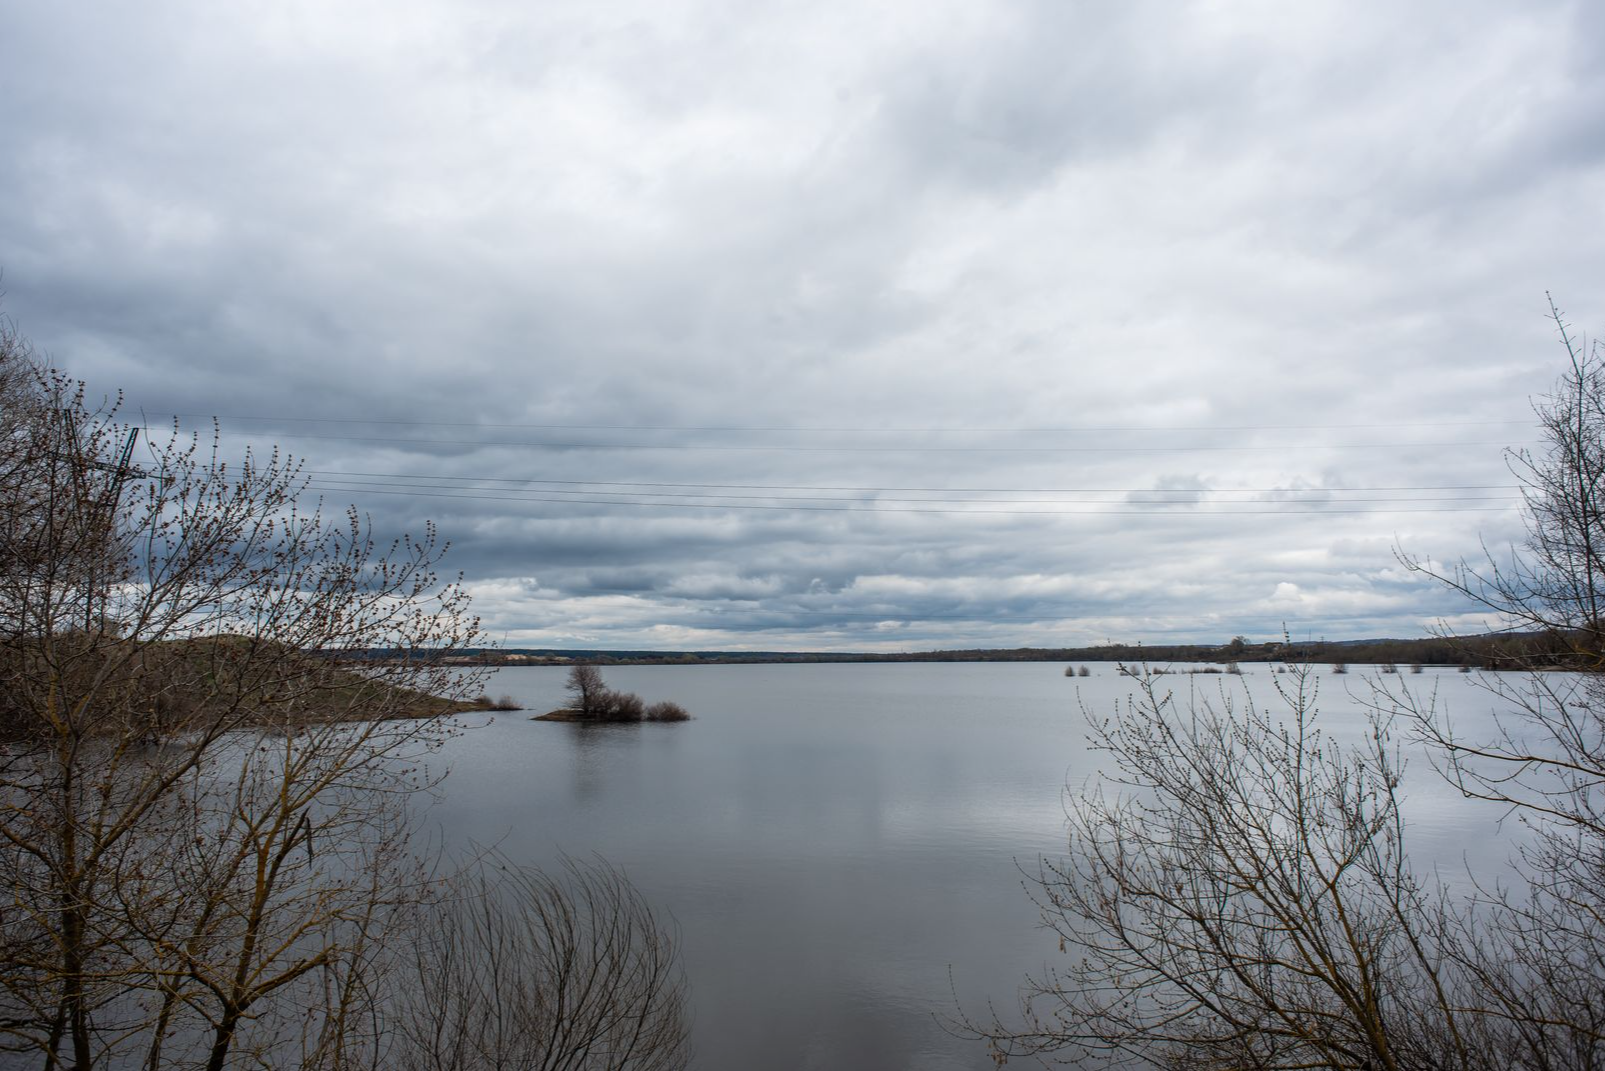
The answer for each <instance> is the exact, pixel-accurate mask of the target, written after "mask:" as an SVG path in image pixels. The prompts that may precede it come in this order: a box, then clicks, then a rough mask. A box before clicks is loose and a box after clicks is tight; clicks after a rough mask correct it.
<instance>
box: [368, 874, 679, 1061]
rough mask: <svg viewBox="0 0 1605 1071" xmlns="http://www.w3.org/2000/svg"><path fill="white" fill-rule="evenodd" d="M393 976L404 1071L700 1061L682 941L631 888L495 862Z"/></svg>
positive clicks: (472, 878)
mask: <svg viewBox="0 0 1605 1071" xmlns="http://www.w3.org/2000/svg"><path fill="white" fill-rule="evenodd" d="M414 947H415V953H414V955H413V957H412V959H411V962H410V963H408V964H406V965H405V966H403V967H402V968H401V969H400V970H398V971H397V972H396V974H395V976H394V977H395V979H396V981H397V982H398V984H399V987H400V989H401V993H400V995H399V996H398V998H397V1000H396V1001H395V1002H394V1006H395V1016H396V1026H397V1032H398V1038H397V1040H396V1041H395V1043H394V1044H393V1045H392V1047H391V1049H390V1052H389V1054H388V1062H389V1066H392V1067H396V1068H400V1069H403V1071H479V1069H487V1071H488V1069H492V1068H529V1069H541V1071H677V1069H682V1068H684V1067H686V1066H687V1065H688V1063H689V1061H690V1049H689V1043H688V1029H689V1022H688V1018H687V1007H686V1002H687V991H686V985H685V980H684V977H683V975H682V973H681V971H680V969H679V965H678V960H677V957H676V953H675V947H674V939H673V936H672V934H671V932H670V931H669V929H668V928H667V927H666V926H665V925H664V924H663V923H661V922H660V921H659V920H658V918H657V917H656V916H655V914H654V913H653V911H652V909H651V907H650V906H649V905H648V904H647V902H646V901H645V900H644V899H643V898H642V896H641V894H640V893H639V892H637V891H636V889H635V888H634V887H633V886H632V885H631V884H630V883H629V881H628V880H627V879H626V878H625V877H624V875H623V874H622V873H621V872H619V871H618V870H615V869H613V868H611V867H608V866H606V865H604V864H600V863H598V864H592V865H584V864H580V863H576V862H574V861H572V860H570V861H567V862H566V863H565V865H564V867H563V871H562V874H561V876H558V877H553V876H549V875H546V874H543V873H541V872H540V871H537V870H533V869H528V868H519V867H515V866H511V865H510V864H508V863H507V862H506V861H505V860H491V861H490V862H488V863H486V864H484V865H482V866H481V867H480V868H479V869H478V870H477V871H475V872H473V873H471V874H470V875H468V876H467V878H466V879H465V880H462V881H460V882H459V883H458V884H457V885H456V887H455V890H454V892H453V894H452V895H450V896H448V897H447V898H446V899H444V900H442V901H441V902H440V903H439V904H437V905H436V906H435V907H434V908H433V909H432V910H429V911H427V912H425V913H424V915H423V916H422V925H421V926H420V928H419V930H418V938H417V942H416V945H415V946H414Z"/></svg>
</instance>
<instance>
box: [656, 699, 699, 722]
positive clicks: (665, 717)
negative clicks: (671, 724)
mask: <svg viewBox="0 0 1605 1071" xmlns="http://www.w3.org/2000/svg"><path fill="white" fill-rule="evenodd" d="M646 720H647V721H690V720H691V714H690V712H689V711H687V710H686V708H685V707H682V706H681V705H680V704H679V703H671V702H669V701H668V700H664V701H662V702H659V703H653V704H652V705H651V706H649V707H647V708H646Z"/></svg>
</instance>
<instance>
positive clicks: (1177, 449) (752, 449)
mask: <svg viewBox="0 0 1605 1071" xmlns="http://www.w3.org/2000/svg"><path fill="white" fill-rule="evenodd" d="M298 438H302V439H318V440H323V441H328V442H349V443H388V444H391V445H404V446H474V447H480V448H491V449H494V448H508V447H514V448H519V449H529V450H574V451H584V450H652V451H663V450H677V451H703V452H711V453H741V454H750V453H814V454H932V453H942V454H949V453H951V454H1122V453H1125V454H1131V453H1141V454H1174V453H1242V452H1253V451H1261V450H1280V451H1287V450H1411V449H1422V448H1424V449H1434V450H1436V449H1441V448H1445V447H1457V448H1458V447H1466V446H1500V447H1508V446H1521V445H1530V444H1531V443H1535V442H1538V441H1539V440H1536V439H1534V440H1523V441H1519V442H1514V443H1512V442H1508V441H1494V440H1486V441H1483V440H1461V441H1454V442H1447V441H1446V442H1414V443H1410V442H1406V443H1273V444H1262V445H1255V446H1201V445H1195V444H1180V445H1175V446H1111V445H1107V444H1106V445H1100V446H712V445H706V444H701V443H581V442H544V441H533V440H522V441H505V442H504V441H489V440H483V439H402V438H389V437H383V436H365V435H300V436H298Z"/></svg>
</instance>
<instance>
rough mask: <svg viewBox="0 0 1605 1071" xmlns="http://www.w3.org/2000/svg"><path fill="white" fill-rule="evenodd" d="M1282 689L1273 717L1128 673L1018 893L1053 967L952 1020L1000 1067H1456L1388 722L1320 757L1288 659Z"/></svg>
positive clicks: (1452, 1026) (1462, 1035) (1449, 997)
mask: <svg viewBox="0 0 1605 1071" xmlns="http://www.w3.org/2000/svg"><path fill="white" fill-rule="evenodd" d="M1284 679H1285V680H1286V681H1287V683H1286V684H1285V685H1284V684H1283V683H1282V682H1281V681H1278V684H1277V690H1278V692H1279V694H1280V696H1281V698H1282V699H1283V701H1284V702H1285V704H1286V707H1287V711H1286V716H1285V719H1278V718H1274V717H1272V716H1271V715H1269V714H1268V713H1266V712H1264V711H1262V710H1260V709H1259V708H1257V707H1256V706H1254V705H1253V703H1252V702H1251V701H1246V702H1244V703H1242V704H1238V703H1236V702H1234V701H1233V700H1232V699H1230V698H1228V697H1227V696H1226V695H1225V693H1224V691H1223V693H1222V698H1221V700H1220V701H1219V702H1218V703H1216V704H1202V705H1200V706H1196V707H1192V708H1188V707H1181V706H1178V704H1177V703H1176V702H1175V700H1174V697H1173V696H1172V695H1171V694H1170V693H1168V692H1164V691H1161V690H1160V687H1159V681H1158V679H1157V678H1155V677H1154V676H1152V675H1143V676H1140V677H1139V678H1138V688H1139V690H1138V693H1137V695H1136V697H1134V698H1133V700H1131V701H1130V703H1129V705H1128V706H1127V707H1126V708H1125V709H1124V710H1122V711H1121V712H1120V714H1119V715H1118V716H1116V717H1113V718H1108V719H1103V720H1094V722H1093V728H1092V731H1091V739H1092V743H1093V746H1094V747H1096V748H1098V749H1100V750H1102V751H1103V752H1105V753H1106V754H1107V755H1108V757H1109V761H1110V764H1111V767H1112V768H1111V770H1110V771H1109V772H1108V774H1107V775H1106V781H1105V787H1104V788H1101V789H1097V790H1094V791H1092V792H1090V793H1088V794H1085V795H1082V796H1080V797H1078V798H1075V799H1073V800H1072V801H1071V803H1070V807H1069V817H1070V842H1069V852H1068V855H1067V856H1066V857H1065V859H1064V860H1063V861H1057V862H1055V861H1046V862H1044V863H1043V865H1042V868H1041V870H1040V872H1039V873H1038V874H1037V875H1036V876H1035V878H1034V880H1032V881H1031V882H1029V883H1028V884H1029V885H1031V886H1032V887H1033V888H1034V891H1035V894H1036V897H1037V903H1038V906H1039V907H1040V908H1041V911H1042V919H1043V923H1044V925H1045V926H1047V927H1048V928H1049V929H1051V930H1052V931H1054V932H1055V933H1056V934H1057V935H1058V938H1059V947H1060V951H1061V953H1062V954H1063V955H1064V957H1065V965H1064V966H1063V967H1060V968H1055V969H1051V970H1050V971H1049V972H1048V973H1047V974H1046V975H1043V976H1039V977H1035V978H1031V979H1028V980H1027V982H1026V984H1025V985H1024V986H1023V987H1022V991H1021V1006H1020V1015H1019V1017H1018V1018H1017V1019H1016V1018H1013V1017H1010V1020H1009V1021H1007V1022H1005V1021H1004V1019H1003V1017H1001V1016H998V1015H996V1014H994V1015H993V1016H992V1017H991V1018H990V1021H976V1020H975V1019H973V1018H971V1019H969V1020H967V1021H966V1022H965V1024H964V1030H965V1031H966V1032H968V1033H970V1034H971V1035H972V1036H977V1037H980V1038H984V1039H985V1040H987V1041H988V1042H989V1043H990V1045H991V1047H992V1051H993V1053H994V1056H995V1057H996V1058H997V1060H998V1062H999V1063H1002V1062H1005V1061H1006V1060H1007V1059H1008V1058H1009V1057H1011V1056H1017V1055H1037V1056H1040V1055H1047V1054H1053V1055H1057V1056H1059V1057H1061V1058H1063V1059H1065V1060H1066V1062H1072V1063H1077V1064H1081V1065H1089V1064H1091V1063H1094V1062H1099V1061H1102V1062H1107V1063H1110V1064H1114V1065H1117V1066H1124V1065H1125V1064H1128V1063H1130V1062H1131V1061H1133V1060H1139V1061H1143V1062H1146V1063H1149V1064H1152V1065H1154V1066H1160V1067H1196V1068H1216V1067H1219V1068H1226V1067H1254V1068H1312V1067H1329V1068H1358V1067H1361V1066H1368V1067H1371V1068H1378V1069H1380V1068H1420V1067H1470V1066H1476V1058H1475V1054H1474V1052H1473V1051H1472V1050H1471V1049H1470V1046H1469V1043H1468V1036H1467V1033H1466V1030H1465V1027H1464V1024H1463V1023H1462V1021H1461V1017H1460V1016H1459V1014H1458V1012H1457V1010H1456V1008H1457V1000H1456V997H1455V994H1454V993H1453V991H1452V990H1453V983H1452V980H1451V979H1450V978H1449V977H1447V976H1446V975H1445V972H1444V970H1443V964H1442V962H1441V957H1440V955H1439V954H1438V952H1437V951H1435V949H1436V948H1437V942H1436V940H1435V936H1434V927H1435V916H1434V913H1433V912H1432V911H1431V910H1430V908H1429V904H1428V899H1427V896H1426V894H1425V893H1424V892H1423V890H1422V888H1421V887H1420V886H1419V885H1418V883H1417V882H1416V880H1415V879H1414V878H1413V877H1412V876H1411V874H1410V872H1409V870H1408V868H1407V866H1406V862H1405V854H1404V843H1403V823H1402V820H1401V818H1400V814H1399V807H1398V800H1397V797H1396V790H1397V786H1398V784H1399V774H1398V769H1399V766H1398V759H1397V756H1396V754H1395V750H1394V747H1393V745H1392V743H1391V740H1390V735H1389V731H1388V728H1387V726H1385V725H1380V724H1379V725H1377V726H1376V727H1375V728H1374V730H1373V732H1372V733H1371V735H1370V737H1369V739H1368V740H1367V742H1366V744H1365V745H1364V746H1363V747H1361V748H1359V749H1355V750H1351V749H1349V748H1345V747H1341V746H1339V745H1337V744H1335V743H1333V742H1331V741H1330V740H1328V739H1326V738H1325V737H1324V736H1323V734H1322V732H1321V730H1320V728H1319V724H1318V719H1317V714H1316V705H1315V700H1316V683H1315V677H1314V676H1313V674H1312V673H1311V671H1310V670H1309V669H1308V667H1306V668H1304V669H1301V670H1298V671H1295V672H1294V673H1292V674H1290V675H1288V676H1287V677H1286V678H1284Z"/></svg>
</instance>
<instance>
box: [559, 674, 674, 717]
mask: <svg viewBox="0 0 1605 1071" xmlns="http://www.w3.org/2000/svg"><path fill="white" fill-rule="evenodd" d="M568 694H569V697H570V700H571V705H570V706H566V707H561V708H559V709H557V710H553V711H549V712H548V713H545V714H537V715H536V716H534V717H533V718H531V719H530V720H531V721H577V722H638V721H690V720H691V715H690V714H689V713H688V712H687V711H686V709H685V708H684V707H682V706H681V705H680V704H678V703H670V702H660V703H650V704H649V703H647V702H646V701H645V700H643V699H642V698H641V697H640V696H638V695H636V694H635V693H634V692H615V691H614V690H613V689H611V688H609V687H608V686H607V685H606V684H604V683H603V682H602V671H601V670H599V669H597V668H596V667H595V666H592V665H579V666H575V667H574V668H573V669H571V670H569V674H568Z"/></svg>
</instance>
